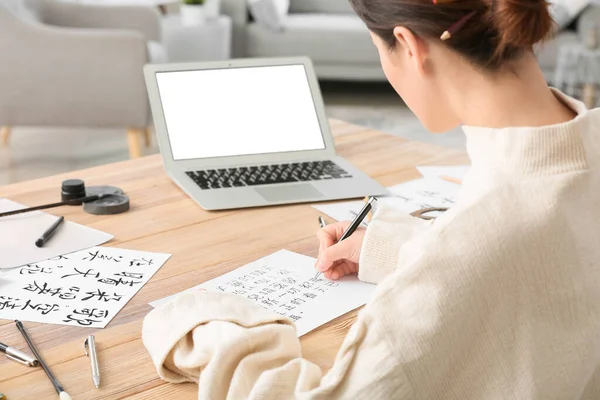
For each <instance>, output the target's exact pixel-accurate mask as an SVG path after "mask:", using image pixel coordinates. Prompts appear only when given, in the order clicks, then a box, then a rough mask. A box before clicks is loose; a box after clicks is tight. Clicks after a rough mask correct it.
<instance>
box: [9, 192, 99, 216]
mask: <svg viewBox="0 0 600 400" xmlns="http://www.w3.org/2000/svg"><path fill="white" fill-rule="evenodd" d="M106 196H107V195H103V194H101V195H95V196H88V197H83V198H81V199H74V200H67V201H61V202H60V203H52V204H45V205H43V206H37V207H31V208H24V209H22V210H14V211H7V212H4V213H0V218H2V217H9V216H11V215H18V214H25V213H28V212H32V211H38V210H47V209H48V208H55V207H62V206H71V205H78V204H81V203H89V202H90V201H96V200H100V199H102V198H104V197H106Z"/></svg>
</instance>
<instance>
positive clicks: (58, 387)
mask: <svg viewBox="0 0 600 400" xmlns="http://www.w3.org/2000/svg"><path fill="white" fill-rule="evenodd" d="M15 323H16V324H17V329H18V330H19V332H21V335H23V338H25V341H26V342H27V346H29V349H30V350H31V352H32V353H33V355H34V356H35V358H37V360H38V362H39V363H40V365H41V366H42V369H43V370H44V372H45V373H46V375H48V378H49V379H50V381H51V382H52V385H53V386H54V389H56V393H58V395H59V396H60V393H61V392H64V391H65V389H63V387H62V386H61V384H60V383H58V381H57V380H56V378H55V377H54V375H53V374H52V371H50V368H48V366H47V365H46V363H45V362H44V360H43V359H42V357H41V356H40V353H38V351H37V349H36V348H35V345H34V344H33V342H32V341H31V338H30V337H29V335H28V334H27V331H26V330H25V327H24V326H23V324H22V323H21V321H15Z"/></svg>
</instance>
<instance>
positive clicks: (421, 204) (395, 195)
mask: <svg viewBox="0 0 600 400" xmlns="http://www.w3.org/2000/svg"><path fill="white" fill-rule="evenodd" d="M388 191H389V192H390V194H391V196H387V197H378V201H377V202H376V203H375V205H374V206H373V208H374V210H375V211H376V210H377V207H379V206H381V205H384V204H386V205H389V206H390V207H394V208H395V209H396V210H398V211H399V212H403V213H407V214H410V213H412V212H415V211H418V210H422V209H425V208H450V207H452V206H453V205H454V204H455V203H456V200H457V198H458V193H459V191H460V186H459V185H457V184H454V183H450V182H446V181H443V180H441V179H437V178H436V179H416V180H414V181H409V182H406V183H401V184H399V185H396V186H392V187H389V188H388ZM364 205H365V203H364V202H363V201H344V202H340V203H331V204H317V205H314V206H313V207H314V208H316V209H317V210H319V211H321V212H322V213H324V214H326V215H329V216H330V217H331V218H333V219H335V220H337V221H352V220H353V219H354V218H355V217H356V215H357V214H358V213H359V212H360V210H361V209H362V208H363V206H364ZM429 215H430V216H433V217H436V216H439V215H440V214H439V213H431V214H429ZM363 225H368V222H364V223H363Z"/></svg>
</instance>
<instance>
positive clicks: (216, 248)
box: [0, 121, 467, 400]
mask: <svg viewBox="0 0 600 400" xmlns="http://www.w3.org/2000/svg"><path fill="white" fill-rule="evenodd" d="M332 128H333V131H334V134H335V136H336V145H337V149H338V152H339V153H340V154H341V155H342V156H344V157H346V158H347V159H348V160H350V161H351V162H353V163H354V164H355V165H357V166H358V167H360V168H361V169H363V170H364V171H366V172H367V173H368V174H370V175H371V176H373V177H374V178H376V179H377V180H378V181H379V182H381V183H382V184H384V185H388V186H389V185H393V184H398V183H401V182H403V181H407V180H411V179H416V178H419V177H420V175H419V173H418V172H417V170H416V169H415V166H417V165H457V164H464V163H465V162H466V161H467V160H466V157H465V155H464V154H462V153H460V152H457V151H453V150H448V149H443V148H440V147H436V146H433V145H429V144H424V143H417V142H408V141H405V140H402V139H399V138H396V137H393V136H389V135H385V134H382V133H379V132H376V131H373V130H369V129H366V128H362V127H358V126H354V125H349V124H346V123H342V122H340V121H332ZM75 177H76V178H81V179H84V180H85V181H86V183H87V184H88V185H116V186H119V187H121V188H123V190H125V192H126V193H127V194H128V195H129V196H130V197H131V202H132V209H131V211H130V212H129V213H126V214H122V215H118V216H93V215H90V214H86V213H84V212H83V210H82V208H81V207H63V208H60V209H56V210H54V213H55V214H57V215H64V216H65V217H66V218H67V219H68V220H70V221H75V222H78V223H80V224H84V225H87V226H90V227H93V228H96V229H99V230H102V231H105V232H108V233H111V234H113V235H115V239H114V240H113V241H111V242H110V243H108V244H107V245H108V246H115V247H123V248H127V249H135V250H144V251H153V252H164V253H172V254H173V256H172V258H171V259H170V260H169V261H168V262H167V263H166V264H165V265H164V266H163V267H162V269H160V270H159V272H158V273H157V274H156V275H155V276H154V277H153V278H152V280H151V281H150V282H149V283H148V284H147V285H146V286H145V287H144V288H143V289H142V290H141V291H140V292H139V293H138V294H137V295H136V296H135V297H134V298H133V299H132V300H131V301H130V302H129V304H127V306H126V307H125V308H124V309H123V310H122V311H121V312H120V313H119V314H118V315H117V316H116V318H115V319H114V320H113V321H112V322H111V323H110V324H109V325H108V327H107V328H106V329H102V330H97V329H85V328H76V327H69V326H59V325H45V324H38V323H26V326H27V328H28V331H29V333H30V334H31V336H32V338H33V340H34V342H35V343H36V344H37V346H38V349H39V350H40V352H41V353H42V355H43V357H44V358H45V360H46V361H47V362H48V364H49V365H50V367H51V368H52V370H53V371H54V373H55V375H56V376H57V377H58V379H59V381H60V382H61V383H62V384H63V385H64V387H65V389H66V391H67V392H68V393H69V394H71V396H72V397H73V398H74V399H75V400H78V399H79V400H93V399H103V400H108V399H125V398H126V399H149V400H150V399H151V400H156V399H163V400H164V399H177V400H182V399H195V398H196V396H197V387H196V386H195V385H193V384H184V385H170V384H166V383H165V382H163V381H161V380H160V379H159V378H158V376H157V374H156V371H155V370H154V367H153V365H152V363H151V360H150V357H149V356H148V354H147V353H146V350H145V349H144V347H143V345H142V341H141V325H142V320H143V318H144V316H145V315H146V314H147V313H148V312H149V311H150V309H151V308H150V306H149V305H148V303H149V302H151V301H154V300H157V299H160V298H163V297H165V296H167V295H170V294H174V293H177V292H180V291H182V290H185V289H188V288H190V287H193V286H196V285H198V284H200V283H202V282H205V281H207V280H210V279H213V278H215V277H217V276H219V275H222V274H224V273H226V272H229V271H231V270H233V269H235V268H237V267H239V266H242V265H244V264H246V263H248V262H251V261H254V260H256V259H258V258H260V257H263V256H266V255H268V254H270V253H272V252H275V251H277V250H280V249H282V248H286V249H288V250H291V251H296V252H299V253H303V254H306V255H310V256H316V255H317V251H318V247H317V241H316V238H315V233H316V231H317V229H318V222H317V217H318V215H319V213H318V212H317V210H315V209H313V208H312V207H310V205H293V206H284V207H270V208H263V209H247V210H239V211H224V212H207V211H204V210H202V209H201V208H200V207H198V206H197V205H196V204H195V203H194V202H193V201H192V200H190V199H189V198H188V197H187V196H186V195H185V194H184V193H183V192H181V191H180V190H179V189H178V188H177V187H176V186H175V185H174V184H173V183H172V182H171V181H170V180H169V178H168V177H167V175H166V174H165V173H164V171H163V168H162V164H161V160H160V158H159V156H152V157H146V158H143V159H138V160H132V161H126V162H122V163H117V164H111V165H106V166H101V167H97V168H92V169H88V170H84V171H78V172H73V173H68V174H64V175H59V176H52V177H49V178H44V179H40V180H36V181H30V182H23V183H18V184H15V185H10V186H6V187H3V188H0V197H7V198H10V199H11V200H15V201H18V202H20V203H23V204H27V205H36V204H42V203H45V202H48V201H49V200H50V199H55V198H57V197H58V196H59V194H58V193H59V188H60V183H61V181H62V180H63V179H67V178H75ZM0 256H1V255H0ZM355 316H356V312H353V313H350V314H347V315H345V316H343V317H340V318H338V319H337V320H335V321H332V322H331V323H329V324H327V325H326V326H323V327H321V328H320V329H318V330H316V331H314V332H312V333H310V334H308V335H306V336H304V337H303V338H302V348H303V351H304V356H305V357H306V358H307V359H309V360H311V361H313V362H315V363H317V364H318V365H320V366H321V367H322V368H323V370H324V371H326V370H327V369H328V368H329V367H330V366H331V365H332V362H333V360H334V357H335V354H336V352H337V349H338V348H339V346H340V344H341V342H342V340H343V338H344V336H345V334H346V332H347V330H348V328H349V326H350V325H351V324H352V322H353V321H354V318H355ZM90 334H94V335H96V340H97V343H98V350H99V361H100V366H101V374H102V386H101V388H100V389H96V388H95V387H94V386H93V384H92V380H91V375H90V367H89V360H88V358H87V357H86V356H85V355H84V349H83V341H84V339H85V337H86V336H87V335H90ZM0 340H1V341H2V342H5V343H8V344H10V345H12V346H14V347H17V348H19V349H21V350H25V349H27V348H26V344H25V342H24V340H23V338H22V337H21V336H20V334H19V333H18V331H17V329H16V327H15V325H14V323H13V322H12V321H6V320H0ZM0 392H2V393H4V394H5V395H7V397H8V399H9V400H29V399H31V400H42V399H43V400H46V399H55V398H57V396H56V394H55V392H54V389H53V388H52V385H51V384H50V382H49V381H48V379H47V378H46V376H45V375H44V372H43V371H42V370H41V369H40V368H27V367H23V366H21V365H19V364H16V363H14V362H11V361H9V360H7V359H6V358H5V357H3V356H2V357H0Z"/></svg>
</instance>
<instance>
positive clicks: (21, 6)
mask: <svg viewBox="0 0 600 400" xmlns="http://www.w3.org/2000/svg"><path fill="white" fill-rule="evenodd" d="M160 40H161V24H160V16H159V14H158V12H157V11H156V10H155V9H153V8H151V7H108V6H106V7H105V6H89V5H81V4H72V3H63V2H57V1H51V0H0V57H1V60H2V62H1V63H0V127H2V129H1V132H0V133H1V136H2V140H3V142H4V143H7V142H8V138H9V135H10V127H13V126H53V127H90V128H123V129H124V130H125V129H128V132H129V145H130V155H131V156H132V157H137V156H139V155H140V154H141V145H140V143H141V137H142V135H143V134H145V135H146V141H148V140H149V136H148V133H147V131H144V130H145V129H146V127H147V126H148V124H149V121H150V109H149V105H148V97H147V94H146V87H145V84H144V78H143V66H144V65H145V64H146V63H148V62H150V61H152V58H153V57H154V58H155V59H156V61H157V62H159V61H160V62H164V61H166V58H165V55H166V52H165V51H164V49H162V48H161V45H160V44H159V42H160Z"/></svg>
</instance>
